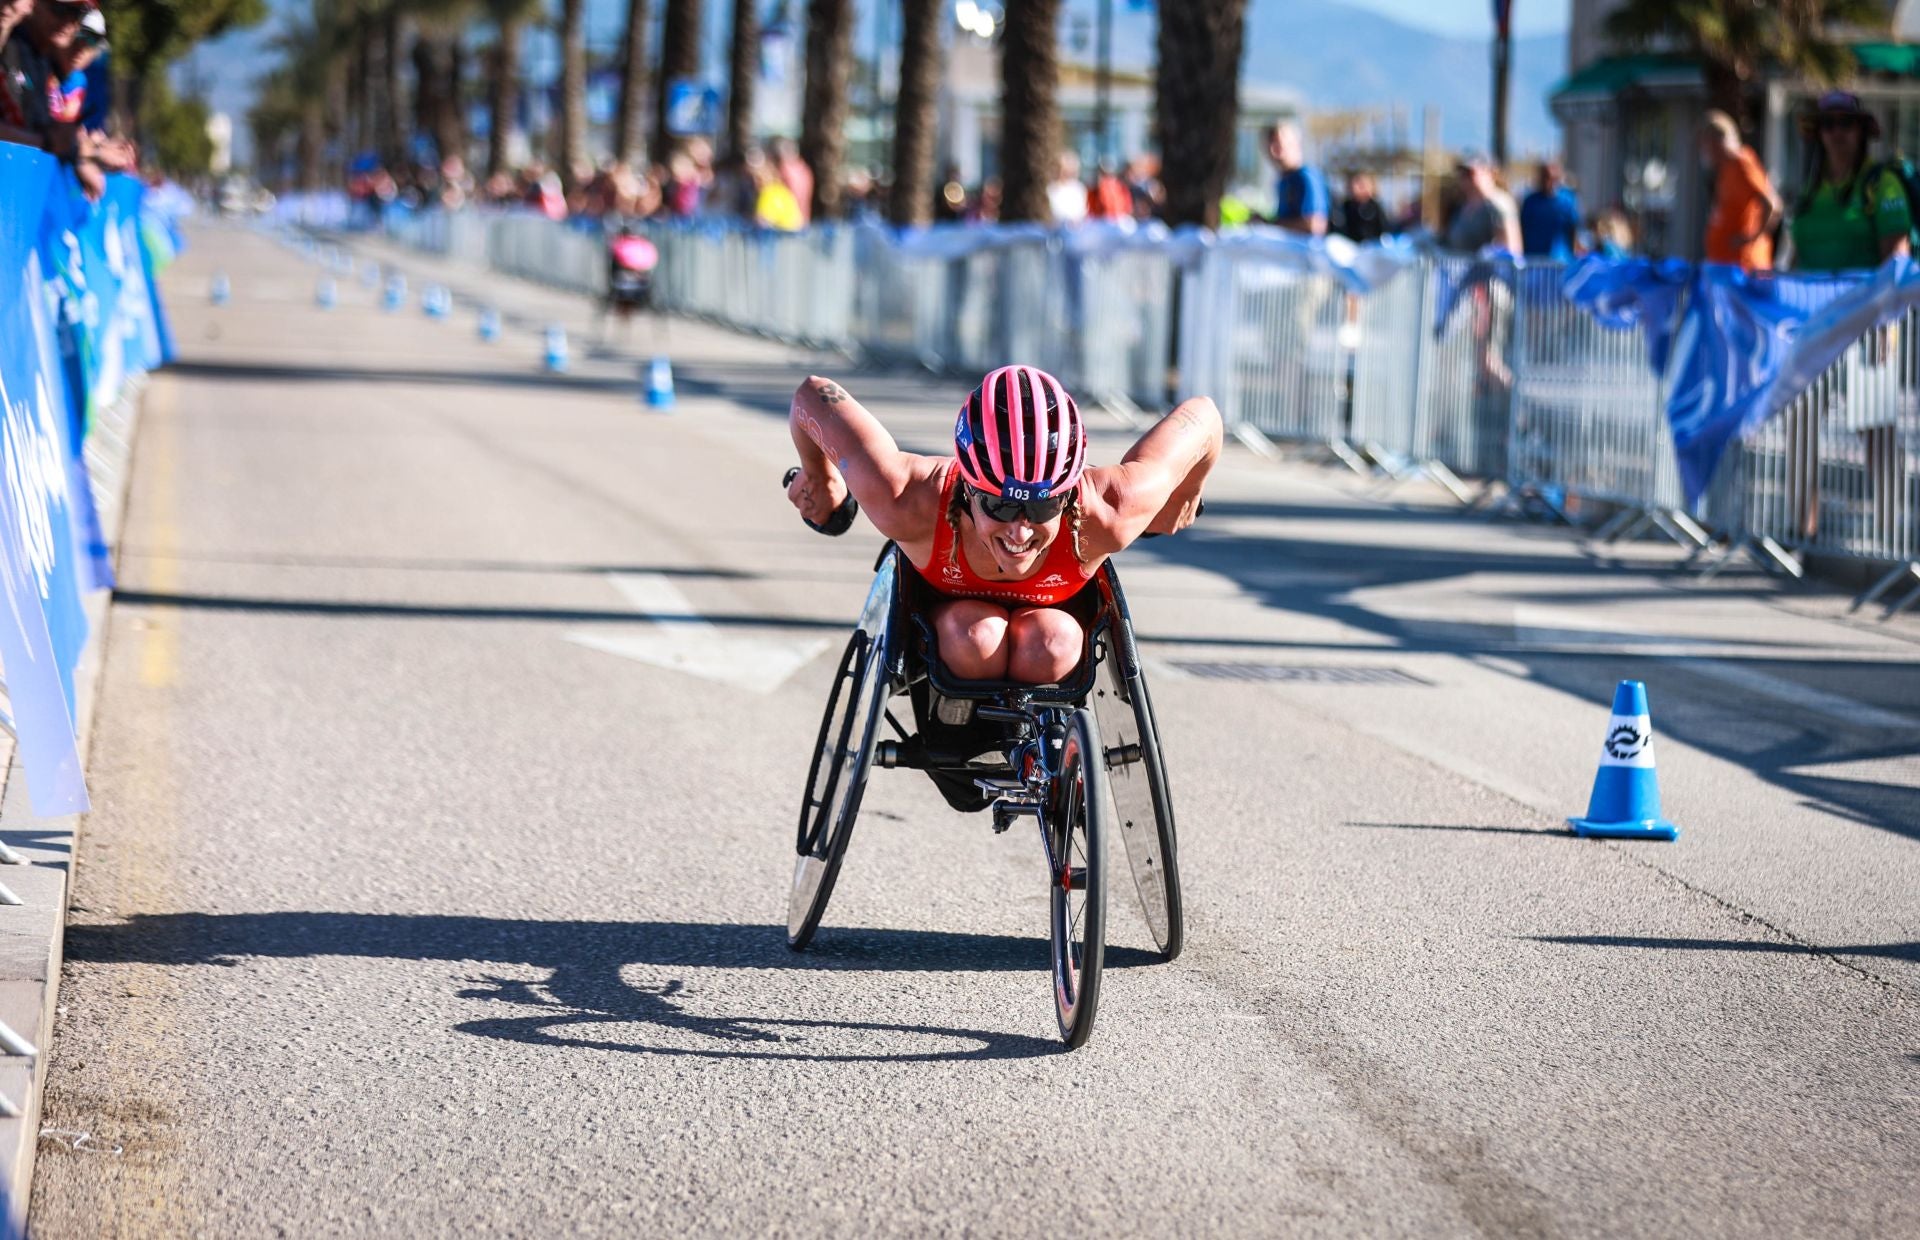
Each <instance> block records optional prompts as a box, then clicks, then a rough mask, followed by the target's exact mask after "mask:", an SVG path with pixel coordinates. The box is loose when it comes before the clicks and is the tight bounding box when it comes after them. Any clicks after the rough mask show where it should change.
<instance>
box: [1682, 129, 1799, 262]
mask: <svg viewBox="0 0 1920 1240" xmlns="http://www.w3.org/2000/svg"><path fill="white" fill-rule="evenodd" d="M1700 157H1701V159H1702V160H1704V161H1705V162H1706V165H1707V168H1708V169H1709V171H1710V172H1711V173H1712V174H1713V213H1712V214H1711V215H1709V216H1708V217H1707V236H1706V245H1705V247H1704V251H1705V257H1706V260H1707V261H1708V262H1710V263H1731V264H1733V265H1734V266H1737V267H1743V268H1745V269H1746V270H1748V271H1765V270H1767V269H1769V268H1771V267H1772V266H1773V230H1774V226H1775V225H1777V224H1778V223H1779V222H1780V214H1781V212H1780V195H1778V194H1776V193H1775V192H1774V190H1773V182H1772V181H1770V180H1769V179H1768V178H1767V170H1766V169H1765V168H1763V167H1761V165H1760V158H1759V156H1757V155H1755V154H1754V153H1753V148H1751V147H1749V146H1748V145H1747V144H1746V143H1744V142H1742V141H1740V127H1739V126H1738V125H1736V124H1734V122H1733V118H1732V117H1731V116H1728V115H1727V114H1726V113H1725V112H1722V111H1720V110H1719V109H1717V108H1716V109H1714V110H1713V111H1710V112H1708V113H1707V116H1706V120H1705V122H1704V123H1702V125H1701V126H1700Z"/></svg>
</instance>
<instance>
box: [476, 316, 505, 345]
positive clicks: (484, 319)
mask: <svg viewBox="0 0 1920 1240" xmlns="http://www.w3.org/2000/svg"><path fill="white" fill-rule="evenodd" d="M480 339H482V340H484V341H486V342H487V343H489V344H491V343H493V342H494V341H496V340H498V339H500V312H499V311H498V310H494V309H492V308H488V309H486V310H482V311H481V312H480Z"/></svg>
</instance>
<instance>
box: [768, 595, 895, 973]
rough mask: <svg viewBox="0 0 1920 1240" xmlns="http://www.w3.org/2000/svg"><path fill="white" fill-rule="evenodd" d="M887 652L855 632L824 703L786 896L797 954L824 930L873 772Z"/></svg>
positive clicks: (882, 644)
mask: <svg viewBox="0 0 1920 1240" xmlns="http://www.w3.org/2000/svg"><path fill="white" fill-rule="evenodd" d="M885 646H886V643H885V641H884V640H882V639H880V638H877V637H876V636H875V635H874V634H873V633H871V632H869V631H868V630H866V629H864V628H862V629H856V630H855V631H854V634H853V637H852V638H851V639H849V640H848V642H847V649H846V653H844V654H842V655H841V656H840V668H839V671H838V672H837V673H836V674H835V675H834V679H833V691H832V692H831V693H830V694H829V695H828V696H827V713H826V715H825V716H824V717H822V719H821V720H820V737H819V740H818V741H817V742H816V743H815V746H814V751H813V765H812V766H811V767H810V768H809V769H808V771H807V791H806V796H805V799H804V800H802V801H801V804H800V836H799V840H798V843H797V845H796V849H795V851H796V854H797V855H796V856H795V858H794V867H793V887H792V889H791V890H790V891H789V892H788V895H787V946H788V947H791V948H792V949H793V950H795V951H799V950H801V949H802V948H804V947H806V945H807V944H808V943H809V942H811V941H812V939H813V934H814V931H815V930H817V929H819V928H820V916H821V914H822V913H824V912H826V909H827V901H828V900H829V899H831V898H832V896H833V884H834V880H835V879H837V878H838V877H839V876H840V861H841V858H843V857H844V856H846V852H847V840H848V838H849V837H851V836H852V834H853V822H854V819H855V818H856V817H857V816H858V815H859V813H860V798H861V796H862V795H863V794H864V793H865V792H866V788H867V773H868V772H869V771H870V770H872V769H873V747H874V741H875V739H876V735H877V733H878V730H879V724H880V719H881V716H883V715H884V714H885V713H886V698H887V675H886V668H885V665H884V653H885Z"/></svg>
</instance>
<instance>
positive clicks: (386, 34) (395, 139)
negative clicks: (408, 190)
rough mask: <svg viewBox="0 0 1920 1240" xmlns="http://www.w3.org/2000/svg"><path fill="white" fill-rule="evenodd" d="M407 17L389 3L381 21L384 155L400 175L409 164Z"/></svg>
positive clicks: (392, 168)
mask: <svg viewBox="0 0 1920 1240" xmlns="http://www.w3.org/2000/svg"><path fill="white" fill-rule="evenodd" d="M405 26H406V19H405V18H404V17H403V16H402V15H401V13H400V7H399V6H398V5H389V6H388V8H387V11H386V15H385V17H384V19H383V21H382V23H381V30H380V43H381V53H382V56H381V63H380V75H381V76H380V85H381V93H382V94H383V95H385V100H384V102H385V104H386V108H385V111H383V112H382V113H381V118H382V120H384V121H385V124H384V125H383V126H382V128H381V133H380V145H381V154H382V156H383V158H384V159H385V161H386V165H387V168H388V170H389V171H393V172H394V173H395V175H396V176H397V175H398V169H401V168H403V167H405V166H406V164H407V162H408V159H407V154H408V153H407V130H406V119H405V117H404V116H403V114H402V110H401V105H400V100H401V90H400V48H401V44H402V43H403V42H404V35H405Z"/></svg>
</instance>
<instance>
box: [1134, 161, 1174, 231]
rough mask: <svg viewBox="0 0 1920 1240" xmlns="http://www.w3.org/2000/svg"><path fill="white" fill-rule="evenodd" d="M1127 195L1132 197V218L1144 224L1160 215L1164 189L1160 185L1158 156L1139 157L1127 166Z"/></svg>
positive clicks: (1165, 196)
mask: <svg viewBox="0 0 1920 1240" xmlns="http://www.w3.org/2000/svg"><path fill="white" fill-rule="evenodd" d="M1127 193H1129V194H1131V195H1132V196H1133V218H1134V219H1136V220H1139V221H1140V222H1142V223H1145V222H1146V221H1147V220H1150V219H1153V218H1155V217H1156V216H1158V215H1159V214H1160V208H1161V206H1162V204H1164V203H1165V202H1166V199H1167V191H1166V187H1165V186H1163V185H1161V184H1160V160H1159V157H1158V156H1154V155H1141V156H1137V157H1136V158H1135V159H1134V160H1133V162H1131V163H1129V164H1128V165H1127Z"/></svg>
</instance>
